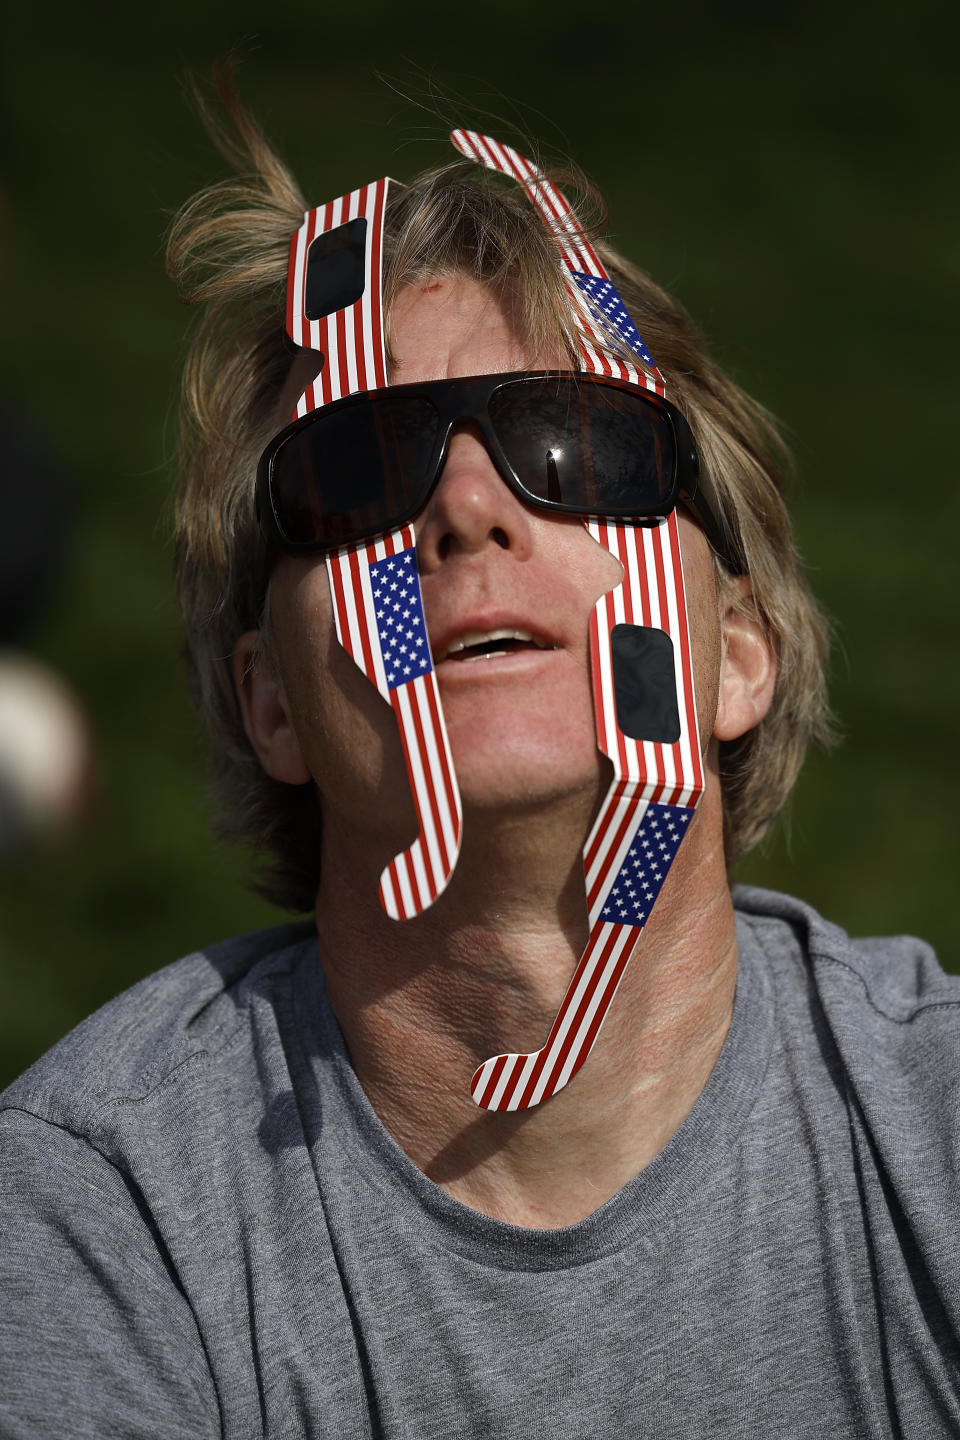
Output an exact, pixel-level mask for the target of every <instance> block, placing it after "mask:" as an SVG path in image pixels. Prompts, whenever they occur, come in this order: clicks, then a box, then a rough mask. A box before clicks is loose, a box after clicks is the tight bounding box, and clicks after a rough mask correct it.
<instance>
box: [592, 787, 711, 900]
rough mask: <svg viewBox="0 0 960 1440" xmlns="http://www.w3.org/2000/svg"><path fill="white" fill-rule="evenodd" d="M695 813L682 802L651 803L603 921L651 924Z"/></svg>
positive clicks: (611, 895) (614, 883)
mask: <svg viewBox="0 0 960 1440" xmlns="http://www.w3.org/2000/svg"><path fill="white" fill-rule="evenodd" d="M693 813H694V812H693V811H692V810H687V809H685V807H684V806H682V805H656V804H654V805H648V806H647V811H646V814H645V815H644V817H643V819H642V820H641V822H640V828H639V829H638V831H637V833H636V835H635V836H634V838H633V844H632V845H631V846H630V849H629V850H628V851H627V857H626V859H625V860H624V862H623V864H622V865H621V867H620V873H619V874H618V875H617V878H616V879H615V880H614V882H613V884H612V885H611V887H610V893H609V894H608V896H607V901H606V904H605V905H604V907H603V909H602V911H601V912H600V918H601V920H608V921H612V922H613V923H614V924H616V925H645V924H646V923H647V918H648V916H649V914H650V911H651V910H652V909H653V902H654V900H656V898H657V896H658V895H659V894H660V887H661V885H662V884H663V882H664V880H666V878H667V871H668V870H669V869H670V866H671V864H672V863H673V857H674V855H676V853H677V851H678V850H679V848H680V841H681V840H682V839H683V837H684V835H685V834H686V833H687V826H688V825H689V824H690V818H691V816H692V815H693Z"/></svg>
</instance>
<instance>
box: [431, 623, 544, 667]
mask: <svg viewBox="0 0 960 1440" xmlns="http://www.w3.org/2000/svg"><path fill="white" fill-rule="evenodd" d="M557 649H559V646H557V645H554V644H552V643H551V642H550V641H548V640H538V639H537V638H536V637H535V636H534V635H531V634H530V632H529V631H527V630H488V631H485V632H484V633H483V634H477V633H468V634H464V635H458V636H457V638H456V639H455V640H452V641H451V642H450V644H449V645H448V646H447V647H446V649H445V650H444V652H443V654H442V655H441V656H440V657H439V658H440V660H456V661H458V662H459V663H460V664H466V663H468V662H469V661H471V660H500V659H503V657H504V656H505V655H517V654H520V653H521V652H522V651H524V650H557Z"/></svg>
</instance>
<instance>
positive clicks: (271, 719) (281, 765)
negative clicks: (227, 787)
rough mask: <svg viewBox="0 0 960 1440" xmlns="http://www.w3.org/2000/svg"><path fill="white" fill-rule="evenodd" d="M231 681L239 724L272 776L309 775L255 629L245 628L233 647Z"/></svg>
mask: <svg viewBox="0 0 960 1440" xmlns="http://www.w3.org/2000/svg"><path fill="white" fill-rule="evenodd" d="M232 665H233V684H234V688H235V690H236V692H237V700H238V701H239V703H240V714H241V715H242V717H243V728H244V730H246V732H247V739H248V740H249V741H250V744H251V745H252V746H253V749H254V752H255V753H256V756H257V759H258V760H259V761H260V764H261V765H262V766H263V768H264V770H265V771H266V772H267V774H268V775H269V776H270V777H271V779H273V780H282V781H283V782H284V783H285V784H287V785H303V784H304V783H305V782H306V781H307V780H309V779H310V778H311V777H310V771H309V769H308V768H307V762H306V761H305V760H304V758H303V751H302V750H301V749H300V741H299V740H298V739H297V735H296V731H295V730H294V728H293V724H292V722H291V720H290V712H289V705H288V703H287V697H286V695H285V694H284V690H283V684H282V682H281V680H280V677H279V675H278V674H277V670H276V666H275V665H274V663H273V660H272V659H271V657H270V656H269V655H268V654H267V652H266V651H265V649H264V647H263V645H262V644H261V640H260V631H259V630H247V631H246V632H245V633H244V634H243V635H241V636H240V639H239V640H238V641H237V643H236V646H235V647H234V651H233V659H232Z"/></svg>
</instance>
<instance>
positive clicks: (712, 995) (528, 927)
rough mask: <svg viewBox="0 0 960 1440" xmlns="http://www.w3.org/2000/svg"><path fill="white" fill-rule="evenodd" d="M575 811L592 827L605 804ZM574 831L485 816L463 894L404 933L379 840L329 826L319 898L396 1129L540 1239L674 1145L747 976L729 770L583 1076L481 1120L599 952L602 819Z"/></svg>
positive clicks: (351, 1040)
mask: <svg viewBox="0 0 960 1440" xmlns="http://www.w3.org/2000/svg"><path fill="white" fill-rule="evenodd" d="M575 803H576V804H580V806H581V808H584V804H585V814H586V817H587V819H589V808H590V803H592V802H591V800H590V799H589V797H588V798H587V800H586V802H584V801H582V799H581V800H577V801H573V800H572V801H571V802H570V805H568V809H569V808H570V806H572V805H574V804H575ZM565 822H566V823H565ZM570 822H572V817H571V816H570V815H569V814H567V815H565V816H563V817H561V816H558V815H557V814H553V815H549V816H547V815H542V814H540V815H538V816H536V817H531V816H529V815H527V816H523V815H520V814H515V815H504V814H502V813H501V814H498V815H497V816H495V817H491V816H490V815H489V814H485V813H480V814H469V813H467V814H465V816H464V837H465V843H464V847H463V850H462V852H461V855H460V859H459V861H458V865H457V869H456V872H455V874H454V878H453V880H452V881H451V884H450V886H449V887H448V889H447V891H446V892H445V893H444V895H443V896H441V897H440V899H439V900H438V901H437V902H436V904H435V905H434V906H432V907H431V909H430V910H428V911H426V912H425V913H424V914H423V915H421V916H419V917H418V918H417V919H415V920H412V921H405V922H399V923H398V922H394V921H391V920H389V919H387V917H386V916H385V915H384V914H383V913H382V912H381V911H380V909H379V906H378V905H377V903H376V876H375V875H372V874H371V871H370V866H369V861H366V862H365V861H364V856H365V855H369V848H368V847H365V845H364V844H363V841H362V837H353V843H352V844H350V843H348V841H349V839H350V837H347V836H345V835H344V834H343V833H342V830H339V829H338V828H337V827H327V831H325V843H324V856H323V869H322V875H323V880H322V883H321V887H320V892H319V895H318V902H317V924H318V931H319V936H320V952H321V960H322V963H323V967H324V972H325V975H326V979H327V986H328V989H329V993H330V997H331V1002H332V1004H333V1008H334V1011H335V1013H336V1015H337V1018H338V1020H339V1022H340V1026H341V1029H342V1030H343V1033H344V1036H345V1039H346V1043H347V1047H348V1049H349V1052H350V1056H351V1060H352V1062H353V1065H354V1067H355V1070H356V1073H357V1076H358V1079H359V1080H360V1083H361V1085H362V1086H363V1088H364V1090H365V1091H366V1094H367V1096H368V1098H369V1099H370V1101H371V1103H372V1105H373V1107H374V1109H375V1110H376V1112H377V1114H378V1115H379V1117H380V1119H381V1120H382V1121H383V1123H384V1125H385V1126H386V1128H387V1129H388V1130H389V1131H390V1132H391V1134H392V1135H393V1136H394V1138H395V1139H396V1140H397V1142H398V1143H399V1144H400V1145H401V1147H402V1148H403V1149H404V1150H405V1151H406V1153H407V1154H408V1155H409V1156H410V1158H411V1159H412V1160H413V1161H414V1163H415V1164H416V1165H418V1166H419V1167H420V1169H421V1170H423V1171H424V1172H425V1173H426V1174H427V1175H428V1176H429V1177H430V1178H431V1179H432V1180H434V1181H435V1182H436V1183H437V1184H438V1185H441V1186H442V1187H443V1188H444V1189H446V1190H447V1191H448V1192H449V1193H450V1194H451V1195H453V1196H455V1197H456V1198H457V1199H459V1200H460V1201H462V1202H463V1203H464V1204H466V1205H469V1206H471V1207H472V1208H474V1209H476V1210H479V1211H481V1212H483V1213H484V1214H486V1215H489V1216H492V1217H494V1218H496V1219H500V1220H505V1221H508V1222H510V1223H513V1224H518V1225H526V1226H530V1227H536V1228H542V1227H553V1226H559V1225H569V1224H572V1223H574V1222H575V1221H577V1220H580V1219H582V1218H584V1217H585V1216H586V1215H589V1214H591V1213H592V1212H593V1211H594V1210H596V1209H597V1208H598V1207H599V1206H600V1205H602V1204H603V1203H604V1202H605V1201H606V1200H608V1199H609V1198H610V1197H611V1196H612V1195H614V1194H615V1193H616V1192H617V1191H618V1190H619V1189H620V1188H621V1187H622V1186H623V1185H624V1184H625V1183H626V1182H627V1181H628V1180H630V1179H631V1178H632V1177H633V1176H634V1175H636V1174H637V1173H639V1171H640V1170H641V1169H642V1168H643V1167H644V1166H645V1165H646V1164H647V1163H648V1162H649V1161H650V1160H651V1159H652V1158H653V1156H654V1155H656V1154H657V1153H658V1151H659V1150H660V1149H662V1148H663V1146H664V1145H665V1144H666V1142H667V1141H668V1140H669V1139H670V1137H671V1136H672V1135H673V1134H674V1132H675V1131H676V1130H677V1129H678V1128H679V1126H680V1125H681V1124H682V1122H683V1120H684V1119H685V1117H686V1115H687V1114H688V1113H689V1111H690V1110H691V1109H692V1107H693V1105H694V1103H695V1102H696V1099H697V1097H698V1096H699V1094H700V1092H701V1090H702V1088H703V1086H704V1084H705V1083H706V1080H707V1078H708V1076H709V1074H710V1071H711V1070H712V1068H713V1065H714V1063H715V1061H716V1058H717V1056H718V1054H719V1052H720V1048H721V1046H722V1044H723V1041H724V1038H725V1036H726V1033H727V1029H728V1027H729V1021H730V1015H731V1012H732V1006H733V993H734V987H735V981H736V941H735V938H734V928H733V910H732V905H731V901H730V893H729V889H728V886H727V881H726V874H725V868H724V860H723V853H722V844H721V843H720V835H721V831H722V824H721V816H720V803H719V784H718V782H717V777H716V775H715V774H711V775H710V777H709V781H708V787H707V791H706V793H705V794H704V797H703V800H702V802H701V805H700V808H699V811H698V813H697V816H696V817H695V819H694V821H693V822H692V823H691V826H690V830H689V833H688V834H687V836H686V837H685V838H684V842H683V845H682V846H681V848H680V851H679V852H678V854H677V858H676V860H675V861H674V864H673V866H672V868H671V871H670V874H669V876H668V878H667V881H666V883H665V884H664V887H663V890H662V892H661V894H660V896H659V898H658V901H657V904H656V906H655V908H654V911H653V914H652V915H651V918H650V921H649V923H648V924H647V926H646V928H645V930H644V932H643V934H642V936H641V940H640V943H639V944H638V946H637V947H636V950H635V951H634V954H633V956H632V958H631V961H630V964H629V965H628V966H627V970H626V972H625V975H624V978H623V980H622V982H621V984H620V988H619V990H618V992H617V996H616V999H615V1000H614V1002H613V1005H612V1006H611V1009H610V1012H609V1014H608V1016H607V1019H606V1021H605V1023H604V1026H603V1029H602V1030H601V1033H600V1035H599V1037H598V1039H597V1041H596V1044H595V1045H594V1048H593V1051H592V1052H591V1054H590V1056H589V1057H588V1059H587V1061H586V1064H585V1065H584V1067H583V1069H582V1070H581V1071H580V1072H579V1073H578V1074H577V1075H576V1076H575V1078H574V1079H573V1081H572V1082H571V1083H570V1085H569V1086H568V1087H567V1088H566V1089H565V1090H563V1091H561V1092H559V1093H558V1094H557V1095H555V1096H554V1097H553V1099H551V1100H550V1101H549V1102H547V1103H545V1104H544V1105H542V1106H538V1107H535V1108H534V1109H532V1110H528V1111H521V1112H517V1113H512V1114H500V1113H488V1112H485V1111H482V1110H478V1109H477V1107H476V1106H475V1105H474V1104H473V1101H472V1100H471V1098H470V1093H469V1085H470V1077H471V1075H472V1073H473V1071H474V1069H475V1068H476V1067H477V1066H478V1065H479V1064H481V1063H482V1062H483V1060H485V1059H486V1058H487V1057H488V1056H490V1055H493V1054H497V1053H501V1052H504V1051H529V1050H533V1049H536V1048H537V1047H538V1046H539V1045H541V1044H542V1043H543V1041H544V1040H545V1038H546V1035H547V1033H548V1031H549V1029H550V1026H551V1024H552V1023H553V1020H554V1017H555V1016H556V1013H557V1011H558V1010H559V1008H560V1004H561V1002H562V1000H563V996H564V994H565V992H566V989H567V986H568V984H569V981H570V977H571V974H572V972H573V969H574V967H575V966H576V963H577V961H578V959H579V957H580V954H581V953H582V950H583V948H584V946H585V944H586V940H587V933H588V925H587V916H586V905H585V900H584V891H583V871H582V864H581V856H580V846H581V843H582V839H581V838H579V837H582V836H583V834H584V833H585V831H586V823H578V824H576V825H574V824H573V823H570ZM328 832H332V833H328ZM571 836H573V837H575V838H574V839H572V840H571V839H570V837H571ZM371 897H372V901H373V903H372V904H371ZM694 897H696V899H694ZM560 1177H562V1179H560Z"/></svg>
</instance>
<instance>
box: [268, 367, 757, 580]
mask: <svg viewBox="0 0 960 1440" xmlns="http://www.w3.org/2000/svg"><path fill="white" fill-rule="evenodd" d="M545 380H547V381H563V382H564V383H569V382H571V381H575V382H576V384H577V385H578V386H582V385H591V386H592V385H596V386H600V387H603V388H606V389H613V390H622V391H626V392H628V393H630V394H631V395H632V396H633V397H634V398H635V399H636V400H637V401H638V402H640V403H641V404H644V405H647V406H649V408H650V409H651V410H655V411H656V412H657V413H658V414H659V415H660V416H661V417H662V418H664V419H666V421H667V422H668V424H669V426H670V430H671V433H672V435H673V442H674V443H673V474H672V475H671V476H670V484H669V490H668V497H669V498H668V500H667V501H666V502H665V503H664V504H662V505H661V506H659V507H658V508H657V510H656V511H655V512H651V511H649V510H646V509H645V510H640V511H635V512H624V511H623V510H617V511H613V512H611V511H604V510H596V509H594V510H585V509H584V508H583V507H582V506H577V505H571V504H566V503H564V502H563V501H556V500H545V499H543V498H541V497H540V496H538V495H533V494H531V493H530V491H529V490H527V489H526V488H525V486H524V485H523V482H522V481H521V480H520V477H519V476H518V475H517V473H516V471H515V470H514V469H513V466H512V465H511V464H510V461H509V459H508V457H507V455H506V454H505V452H504V450H503V448H502V446H501V444H500V441H499V440H498V439H497V435H496V432H495V430H494V428H493V424H492V422H491V420H490V416H489V410H488V407H489V403H490V401H491V399H492V398H493V396H494V394H495V393H496V392H497V390H499V389H500V388H501V387H502V386H504V385H519V384H525V383H534V382H536V383H542V382H543V381H545ZM404 395H410V396H418V395H419V396H423V397H425V398H427V399H428V400H429V401H430V402H431V404H433V405H434V406H435V408H436V410H437V412H438V423H437V435H436V438H435V440H434V445H433V451H432V454H431V458H430V463H429V466H428V467H427V470H426V475H427V477H428V478H427V479H426V480H425V481H424V483H423V485H422V486H421V487H420V488H419V490H418V492H417V495H416V496H415V498H414V499H413V501H412V502H411V504H410V505H409V506H408V507H407V508H406V509H405V510H403V511H402V513H399V514H396V515H392V516H390V517H389V518H388V519H387V520H386V521H385V522H384V524H383V525H382V526H380V527H379V528H378V529H377V530H374V531H371V532H368V533H366V534H361V535H356V536H353V537H351V538H350V539H348V540H344V541H341V542H337V543H330V542H326V541H322V540H321V541H317V540H310V541H297V540H290V539H289V538H288V537H287V536H286V535H285V534H284V532H283V529H282V528H281V525H280V522H279V519H278V517H277V514H276V511H275V508H274V501H273V490H272V481H273V475H274V470H275V467H276V464H277V458H278V456H279V455H280V453H281V452H282V450H283V449H284V447H285V446H286V445H287V444H288V443H289V442H290V441H291V440H292V439H293V438H295V437H296V436H297V435H299V434H300V433H301V432H302V431H304V430H307V429H310V428H311V427H312V426H314V425H319V424H322V423H323V421H324V420H325V419H326V418H327V417H328V416H329V415H331V414H332V413H333V412H335V411H343V410H345V409H347V408H348V407H350V406H357V405H367V404H370V402H371V401H375V400H377V399H378V398H381V397H382V398H384V399H391V400H394V399H397V398H399V397H402V396H404ZM464 421H472V422H473V423H474V424H476V425H477V426H478V428H479V430H480V433H481V436H482V439H483V444H484V446H485V448H486V450H487V453H488V455H489V456H490V459H491V461H492V462H493V465H494V467H495V468H496V470H497V473H498V474H499V476H500V478H501V479H502V480H503V481H504V483H505V484H506V485H507V487H508V488H509V489H510V491H511V492H512V493H513V494H514V495H516V496H517V498H518V499H520V500H521V501H523V502H524V503H525V504H527V505H529V506H530V507H531V508H532V509H534V510H538V511H544V512H547V513H555V514H566V515H577V516H579V517H580V518H582V519H588V518H591V517H594V516H596V517H597V518H600V519H605V520H611V519H617V520H625V521H628V522H634V523H637V524H641V525H643V524H649V525H655V524H659V523H660V521H661V520H664V519H665V518H666V516H667V515H669V514H670V512H671V511H672V510H673V509H674V508H675V507H676V505H677V503H678V502H682V503H683V504H685V505H686V506H688V507H689V508H690V509H692V510H693V511H694V513H695V515H696V516H697V518H698V519H699V521H700V524H701V526H702V528H703V531H704V533H705V535H706V537H707V539H708V540H709V541H710V544H711V545H712V546H713V548H714V550H715V551H716V552H717V554H718V555H719V556H720V558H721V559H722V560H723V562H724V564H725V565H726V566H727V568H728V569H729V570H730V571H731V572H732V573H733V574H742V573H744V571H743V565H742V563H741V561H740V559H739V557H738V555H737V554H736V549H735V546H734V544H733V543H732V542H731V538H730V537H729V536H728V535H727V533H726V531H725V529H724V526H723V523H722V521H721V518H720V510H719V506H718V505H717V501H716V495H715V492H714V491H713V487H712V486H711V485H710V483H709V481H708V480H707V477H706V476H704V475H703V474H702V473H701V470H700V462H699V457H698V455H697V451H696V446H695V445H694V441H693V436H692V434H691V432H690V427H689V425H688V424H687V421H686V420H685V418H684V416H683V415H682V414H681V413H680V411H679V410H678V409H677V407H676V406H675V405H672V404H671V403H670V402H669V400H665V399H664V398H663V396H661V395H658V394H656V392H654V391H652V390H644V389H641V388H640V387H639V386H637V385H635V384H633V383H632V382H631V381H628V380H621V379H618V378H616V377H613V376H605V375H595V374H590V373H588V372H583V371H575V370H574V371H571V370H537V371H530V370H516V371H509V372H505V373H503V374H495V375H465V376H457V377H454V378H451V379H445V380H428V381H423V382H421V383H417V384H411V385H390V386H387V387H386V388H384V389H382V390H365V391H360V392H357V393H355V394H353V395H347V396H344V397H343V398H342V399H340V400H335V401H332V402H331V403H330V404H328V405H324V406H322V407H321V408H319V409H316V410H312V411H311V412H310V413H309V414H307V415H303V416H300V417H299V418H298V419H296V420H294V421H293V423H292V424H290V425H288V426H286V427H285V429H283V430H281V431H280V432H279V434H277V435H275V436H274V437H273V439H272V440H271V441H270V443H269V444H268V445H267V447H266V449H265V450H264V451H263V453H262V455H261V456H260V460H259V463H258V466H257V488H256V509H257V519H258V522H259V525H260V528H261V533H262V537H263V540H264V541H265V542H266V543H267V546H269V547H276V548H279V549H280V550H282V551H284V552H285V553H286V554H289V555H322V554H329V553H330V552H332V551H334V550H337V549H340V548H342V546H344V545H355V544H360V543H362V542H363V541H365V540H369V539H371V538H372V537H373V536H374V535H377V534H381V533H383V532H384V531H386V530H392V529H396V528H397V527H399V526H401V525H404V524H406V523H408V522H409V521H411V520H413V519H414V517H415V516H416V515H417V514H419V512H420V511H421V510H422V509H423V507H424V505H425V504H426V503H427V501H428V499H429V498H430V495H431V494H432V492H433V490H434V488H435V486H436V484H437V481H438V480H439V478H440V474H441V471H442V469H443V464H444V461H445V459H446V456H447V451H448V449H449V445H450V436H451V433H452V431H453V428H454V426H455V425H458V424H461V423H462V422H464ZM264 558H265V557H264Z"/></svg>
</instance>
